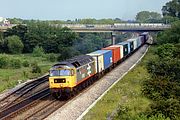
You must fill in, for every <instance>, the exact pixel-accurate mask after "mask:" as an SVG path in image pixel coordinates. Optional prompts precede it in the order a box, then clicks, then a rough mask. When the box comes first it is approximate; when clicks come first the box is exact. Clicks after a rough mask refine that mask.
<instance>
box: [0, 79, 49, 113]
mask: <svg viewBox="0 0 180 120" xmlns="http://www.w3.org/2000/svg"><path fill="white" fill-rule="evenodd" d="M45 83H47V85H46V86H48V76H44V77H42V78H39V79H37V80H35V81H32V82H29V83H26V84H25V85H24V86H22V87H21V88H19V89H17V90H15V91H14V92H12V93H11V94H9V95H7V96H6V97H4V98H3V99H1V100H0V111H2V110H4V109H6V108H7V107H9V106H12V105H13V104H16V103H18V102H19V101H22V100H23V99H26V98H27V97H29V96H31V95H32V94H35V93H36V92H38V91H39V90H41V88H40V89H37V87H39V86H41V85H42V84H45ZM46 86H45V87H46ZM42 89H43V88H42Z"/></svg>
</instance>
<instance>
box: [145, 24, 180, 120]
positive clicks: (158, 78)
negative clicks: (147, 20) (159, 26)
mask: <svg viewBox="0 0 180 120" xmlns="http://www.w3.org/2000/svg"><path fill="white" fill-rule="evenodd" d="M179 29H180V21H177V22H175V23H174V24H173V26H172V29H169V30H167V31H165V32H161V33H160V34H158V36H157V44H158V47H157V49H156V50H154V54H155V56H156V57H154V58H152V60H150V61H149V62H148V63H147V69H148V72H149V73H150V75H151V77H150V78H149V79H148V80H146V81H145V82H144V84H143V90H142V93H143V94H144V95H145V96H146V97H148V98H149V99H151V100H152V101H153V102H152V104H150V108H151V110H149V111H148V113H147V114H148V115H149V116H151V115H157V114H162V115H164V116H165V117H166V118H170V119H172V120H179V119H180V72H179V71H180V36H179V35H180V31H179Z"/></svg>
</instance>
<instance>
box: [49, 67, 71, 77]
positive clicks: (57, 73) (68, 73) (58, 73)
mask: <svg viewBox="0 0 180 120" xmlns="http://www.w3.org/2000/svg"><path fill="white" fill-rule="evenodd" d="M50 76H71V70H68V69H62V70H51V71H50Z"/></svg>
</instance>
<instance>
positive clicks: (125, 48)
mask: <svg viewBox="0 0 180 120" xmlns="http://www.w3.org/2000/svg"><path fill="white" fill-rule="evenodd" d="M118 45H122V46H123V57H125V56H126V55H128V53H129V52H130V43H129V44H128V43H127V42H121V43H118Z"/></svg>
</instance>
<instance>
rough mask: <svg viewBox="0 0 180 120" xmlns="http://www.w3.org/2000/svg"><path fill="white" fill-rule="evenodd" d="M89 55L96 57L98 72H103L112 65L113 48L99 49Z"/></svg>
mask: <svg viewBox="0 0 180 120" xmlns="http://www.w3.org/2000/svg"><path fill="white" fill-rule="evenodd" d="M87 55H90V56H92V57H93V58H94V60H95V64H96V65H95V66H96V71H97V72H101V71H103V70H105V69H107V68H109V67H110V66H111V65H112V51H111V50H97V51H95V52H92V53H89V54H87Z"/></svg>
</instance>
